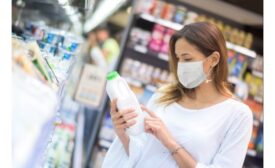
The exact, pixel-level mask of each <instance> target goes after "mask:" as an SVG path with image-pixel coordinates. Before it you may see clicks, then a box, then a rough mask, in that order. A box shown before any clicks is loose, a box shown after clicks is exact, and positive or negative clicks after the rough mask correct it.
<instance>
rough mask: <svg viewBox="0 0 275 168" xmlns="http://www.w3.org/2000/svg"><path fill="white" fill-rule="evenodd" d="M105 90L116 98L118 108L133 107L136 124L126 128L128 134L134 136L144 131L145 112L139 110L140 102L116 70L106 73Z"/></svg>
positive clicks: (112, 97)
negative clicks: (135, 114)
mask: <svg viewBox="0 0 275 168" xmlns="http://www.w3.org/2000/svg"><path fill="white" fill-rule="evenodd" d="M106 91H107V94H108V96H109V98H110V99H111V100H113V99H115V98H117V99H118V100H117V107H118V109H119V110H123V109H127V108H134V109H135V112H136V113H137V114H138V116H137V117H136V118H135V119H134V120H135V121H136V124H135V125H133V126H131V127H130V128H127V129H126V133H127V134H128V135H133V136H136V135H138V134H140V133H142V132H144V117H145V113H144V112H143V111H142V110H141V108H140V104H139V102H138V100H137V98H136V96H135V94H134V92H133V91H132V90H131V89H130V87H129V86H128V84H127V82H126V81H125V80H124V79H123V78H122V77H120V75H119V74H118V73H117V72H116V71H113V72H110V73H109V74H108V75H107V85H106Z"/></svg>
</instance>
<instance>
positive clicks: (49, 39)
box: [43, 29, 64, 45]
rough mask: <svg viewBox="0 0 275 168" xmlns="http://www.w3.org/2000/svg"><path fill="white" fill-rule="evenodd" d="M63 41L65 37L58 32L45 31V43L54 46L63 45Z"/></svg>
mask: <svg viewBox="0 0 275 168" xmlns="http://www.w3.org/2000/svg"><path fill="white" fill-rule="evenodd" d="M63 40H64V36H62V35H61V34H60V33H59V32H58V31H54V30H51V29H50V30H47V31H45V34H44V36H43V42H45V43H48V44H52V45H58V44H59V43H62V42H63Z"/></svg>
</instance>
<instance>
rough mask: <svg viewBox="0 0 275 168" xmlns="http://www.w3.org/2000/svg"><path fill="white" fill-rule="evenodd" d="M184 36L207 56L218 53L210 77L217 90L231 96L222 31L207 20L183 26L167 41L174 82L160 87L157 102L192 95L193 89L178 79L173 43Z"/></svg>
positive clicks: (166, 101) (167, 102) (172, 100)
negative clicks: (218, 58) (218, 56)
mask: <svg viewBox="0 0 275 168" xmlns="http://www.w3.org/2000/svg"><path fill="white" fill-rule="evenodd" d="M181 38H184V39H186V40H187V41H188V42H189V43H190V44H192V45H194V46H196V47H197V48H198V50H199V51H200V52H201V53H202V54H203V55H204V56H205V57H208V56H209V55H211V54H212V53H213V52H214V51H217V52H218V53H219V54H220V60H219V63H218V64H217V65H216V66H215V67H214V68H213V70H212V78H213V81H214V85H215V87H216V88H217V90H218V91H219V92H220V93H221V94H223V95H225V96H228V97H231V96H232V93H231V92H230V90H229V87H228V86H229V85H228V83H227V76H228V65H227V49H226V43H225V40H224V37H223V34H222V32H221V31H220V30H219V29H218V28H217V27H216V26H215V25H213V24H211V23H207V22H196V23H192V24H188V25H186V26H184V28H183V29H181V30H179V31H177V32H175V33H174V34H173V35H172V37H171V39H170V42H169V55H170V58H169V65H170V71H171V72H172V73H173V74H174V77H175V79H176V81H175V83H173V84H169V85H167V86H166V87H163V88H162V89H160V92H161V93H163V94H162V96H161V97H160V98H159V100H158V102H159V103H163V104H170V103H173V102H175V101H179V100H180V99H181V98H182V96H183V95H187V96H191V97H193V96H192V95H194V89H188V88H185V87H184V86H182V85H181V84H180V82H179V80H178V75H177V65H178V59H177V57H176V54H175V44H176V42H177V40H179V39H181Z"/></svg>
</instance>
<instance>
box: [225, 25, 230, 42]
mask: <svg viewBox="0 0 275 168" xmlns="http://www.w3.org/2000/svg"><path fill="white" fill-rule="evenodd" d="M231 32H232V28H231V26H229V25H225V27H224V31H223V36H224V38H225V40H226V41H228V40H229V39H230V36H231Z"/></svg>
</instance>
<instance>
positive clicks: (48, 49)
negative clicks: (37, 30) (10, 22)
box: [38, 41, 57, 55]
mask: <svg viewBox="0 0 275 168" xmlns="http://www.w3.org/2000/svg"><path fill="white" fill-rule="evenodd" d="M38 45H39V47H40V48H41V49H42V50H43V51H45V52H48V53H52V54H53V55H55V54H56V51H57V47H56V45H52V44H48V43H45V42H43V41H38Z"/></svg>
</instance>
